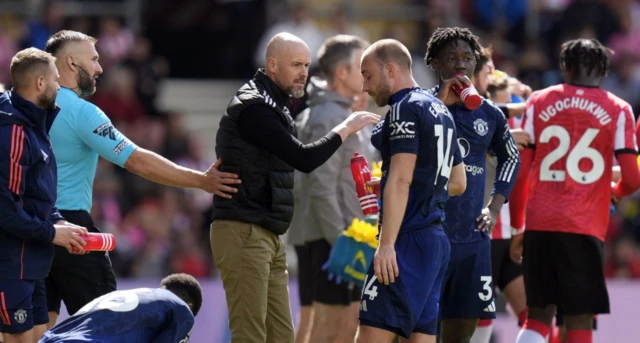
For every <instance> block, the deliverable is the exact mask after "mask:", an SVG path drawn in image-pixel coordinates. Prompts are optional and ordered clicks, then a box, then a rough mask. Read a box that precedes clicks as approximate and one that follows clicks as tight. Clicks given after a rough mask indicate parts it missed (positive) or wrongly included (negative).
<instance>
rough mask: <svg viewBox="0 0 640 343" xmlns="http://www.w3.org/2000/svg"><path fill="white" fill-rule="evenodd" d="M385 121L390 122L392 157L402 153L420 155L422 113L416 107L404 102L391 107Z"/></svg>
mask: <svg viewBox="0 0 640 343" xmlns="http://www.w3.org/2000/svg"><path fill="white" fill-rule="evenodd" d="M385 120H388V121H389V148H390V154H391V156H393V155H395V154H400V153H409V154H415V155H417V154H418V149H419V148H420V135H419V132H420V126H421V125H422V123H421V122H420V113H419V112H418V109H417V108H416V105H412V104H407V103H403V102H402V101H400V102H398V103H396V104H394V105H393V106H391V111H390V112H389V115H388V116H387V118H385Z"/></svg>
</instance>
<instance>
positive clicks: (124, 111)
mask: <svg viewBox="0 0 640 343" xmlns="http://www.w3.org/2000/svg"><path fill="white" fill-rule="evenodd" d="M106 81H107V82H106V85H105V86H104V87H105V88H104V89H103V90H101V91H100V92H98V93H96V95H95V96H94V97H93V99H92V102H93V103H94V104H96V106H98V107H100V108H101V109H102V110H103V111H104V112H105V113H109V118H110V119H111V120H112V121H114V122H126V123H127V124H133V123H135V122H136V121H137V120H139V119H141V118H144V117H146V113H145V109H144V107H143V106H142V102H140V99H139V98H138V95H137V91H136V75H135V74H134V72H133V70H132V69H131V68H128V67H123V66H117V67H115V68H112V69H111V71H110V72H109V74H108V76H107V80H106Z"/></svg>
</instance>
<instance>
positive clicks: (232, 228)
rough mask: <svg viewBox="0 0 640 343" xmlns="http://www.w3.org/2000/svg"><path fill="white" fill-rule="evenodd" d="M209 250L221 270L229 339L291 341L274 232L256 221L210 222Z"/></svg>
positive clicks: (285, 277)
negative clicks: (252, 222)
mask: <svg viewBox="0 0 640 343" xmlns="http://www.w3.org/2000/svg"><path fill="white" fill-rule="evenodd" d="M210 238H211V251H212V252H213V258H214V260H215V263H216V266H217V267H218V268H219V269H220V272H221V274H222V284H223V286H224V291H225V294H226V298H227V308H228V309H229V330H230V331H231V342H232V343H293V339H294V329H293V320H292V318H291V307H290V306H289V272H288V271H287V258H286V254H285V249H284V243H283V242H282V239H281V238H280V236H278V235H276V234H274V233H273V232H271V231H269V230H266V229H264V228H262V227H260V226H259V225H255V224H248V223H242V222H237V221H230V220H216V221H214V222H213V223H212V224H211V234H210Z"/></svg>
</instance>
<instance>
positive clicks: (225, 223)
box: [211, 33, 380, 343]
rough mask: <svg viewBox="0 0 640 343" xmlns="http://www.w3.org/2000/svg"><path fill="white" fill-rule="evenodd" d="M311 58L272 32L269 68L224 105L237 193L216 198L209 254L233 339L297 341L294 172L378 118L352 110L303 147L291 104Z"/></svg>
mask: <svg viewBox="0 0 640 343" xmlns="http://www.w3.org/2000/svg"><path fill="white" fill-rule="evenodd" d="M310 60H311V57H310V52H309V48H308V47H307V44H305V43H304V41H302V40H301V39H300V38H298V37H296V36H294V35H291V34H289V33H279V34H277V35H275V36H274V37H273V38H272V39H271V41H270V42H269V45H268V47H267V53H266V67H265V69H259V70H258V71H257V72H256V74H255V76H254V78H253V79H251V80H250V81H249V82H247V83H246V84H245V85H243V86H242V87H241V88H240V89H239V90H238V92H237V93H236V95H235V97H234V98H233V99H232V100H231V102H230V103H229V106H228V107H227V110H226V112H225V114H224V116H223V117H222V119H221V120H220V128H219V129H218V132H217V135H216V154H217V155H218V158H220V159H221V160H222V163H221V165H220V170H221V171H224V172H228V173H234V174H237V175H239V176H240V178H241V180H242V183H241V184H239V185H237V189H238V192H237V193H235V194H234V196H233V198H231V199H227V198H222V197H219V196H214V201H213V218H212V219H213V223H212V224H211V250H212V252H213V257H214V259H215V263H216V265H217V267H218V268H219V269H220V272H221V276H222V283H223V285H224V289H225V293H226V299H227V306H228V309H229V328H230V331H231V337H232V338H231V342H243V343H246V342H251V343H253V342H256V343H258V342H260V343H264V342H273V343H289V342H291V343H292V342H293V340H294V330H293V321H292V318H291V309H290V306H289V289H288V283H289V277H288V272H287V259H286V255H285V246H284V243H283V241H282V239H281V235H283V234H284V233H286V232H287V230H288V228H289V225H290V223H291V218H292V216H293V179H294V176H293V171H294V169H297V170H299V171H301V172H304V173H310V172H312V171H313V170H314V169H316V168H317V167H319V166H320V165H322V164H323V163H324V162H325V161H327V160H328V159H329V157H331V155H333V154H334V153H335V152H336V150H338V148H339V147H340V146H341V144H342V142H343V141H344V140H345V139H346V138H347V137H348V136H350V135H351V134H354V133H356V132H358V131H359V130H360V129H362V128H363V127H364V126H366V125H369V124H375V123H377V122H378V121H379V120H380V117H379V116H378V115H375V114H373V113H368V112H355V113H353V114H352V115H351V116H349V117H348V118H347V119H346V120H345V121H343V122H342V123H340V124H339V125H338V126H336V127H335V128H333V129H332V130H331V131H329V132H328V133H327V134H326V135H325V136H324V137H322V138H320V139H319V140H317V141H315V142H312V143H309V144H303V143H301V142H300V141H299V140H298V139H297V133H296V126H295V122H294V121H293V118H292V117H291V115H290V114H289V110H288V109H287V106H288V104H289V100H290V99H291V98H292V97H293V98H300V97H302V96H303V95H304V87H305V84H306V81H307V76H308V72H309V64H310V63H311V62H310Z"/></svg>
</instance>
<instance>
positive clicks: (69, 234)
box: [53, 223, 89, 255]
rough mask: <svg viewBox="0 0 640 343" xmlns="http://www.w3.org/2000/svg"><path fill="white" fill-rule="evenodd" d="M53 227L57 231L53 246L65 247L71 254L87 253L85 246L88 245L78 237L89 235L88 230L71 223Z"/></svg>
mask: <svg viewBox="0 0 640 343" xmlns="http://www.w3.org/2000/svg"><path fill="white" fill-rule="evenodd" d="M53 227H54V228H55V229H56V235H55V237H54V238H53V244H55V245H59V246H61V247H64V248H65V249H67V251H68V252H69V253H70V254H75V255H83V254H84V253H85V251H84V246H85V245H86V244H87V243H86V242H85V241H84V239H82V238H81V237H80V236H78V235H86V234H88V233H89V232H88V231H87V229H86V228H84V227H82V226H78V225H74V224H71V223H65V224H54V225H53ZM73 248H75V251H74V249H73Z"/></svg>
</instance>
